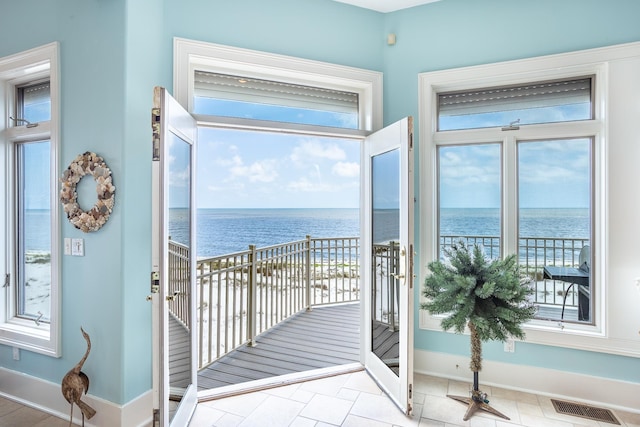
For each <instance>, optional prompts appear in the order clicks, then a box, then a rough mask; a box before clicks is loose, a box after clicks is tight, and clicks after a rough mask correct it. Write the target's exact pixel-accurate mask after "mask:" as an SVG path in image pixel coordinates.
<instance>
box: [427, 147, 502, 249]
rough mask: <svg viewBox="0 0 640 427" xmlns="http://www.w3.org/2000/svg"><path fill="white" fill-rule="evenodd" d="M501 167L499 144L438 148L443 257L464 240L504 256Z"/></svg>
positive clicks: (439, 204)
mask: <svg viewBox="0 0 640 427" xmlns="http://www.w3.org/2000/svg"><path fill="white" fill-rule="evenodd" d="M501 170H502V168H501V146H500V144H496V143H490V144H464V145H448V146H440V147H438V195H439V202H438V209H439V212H438V219H439V221H438V224H439V228H438V236H439V239H440V244H439V245H438V250H439V257H440V259H444V253H443V250H444V249H446V248H450V247H451V244H452V243H454V242H457V241H459V240H461V239H462V240H464V241H465V242H466V243H467V244H471V245H473V244H478V245H480V246H482V248H483V249H484V250H485V254H486V256H487V257H489V258H499V257H500V256H501V253H502V245H501V244H500V242H501V240H502V239H501V235H502V232H501V226H500V218H501V217H502V214H501V203H500V202H501V191H500V188H501V185H500V183H501V181H502V178H501Z"/></svg>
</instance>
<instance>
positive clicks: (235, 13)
mask: <svg viewBox="0 0 640 427" xmlns="http://www.w3.org/2000/svg"><path fill="white" fill-rule="evenodd" d="M166 4H167V7H166V16H167V19H166V24H165V38H166V40H165V42H164V43H167V42H168V40H171V39H172V38H173V37H183V38H187V39H193V40H200V41H206V42H212V43H219V44H225V45H230V46H235V47H242V48H248V49H254V50H261V51H265V52H271V53H279V54H284V55H291V56H297V57H300V58H306V59H314V60H320V61H326V62H332V63H335V64H342V65H349V66H354V67H361V68H367V69H370V70H377V71H381V69H382V63H383V62H382V48H383V46H384V40H385V38H384V35H383V34H382V33H381V29H382V25H383V18H384V15H382V14H379V13H377V12H373V11H370V10H366V9H361V8H357V7H352V6H348V5H345V4H342V3H337V2H331V1H327V0H303V1H301V0H273V1H264V0H236V1H208V0H191V1H187V2H184V1H182V2H181V1H177V0H167V1H166Z"/></svg>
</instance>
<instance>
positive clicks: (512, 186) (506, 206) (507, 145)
mask: <svg viewBox="0 0 640 427" xmlns="http://www.w3.org/2000/svg"><path fill="white" fill-rule="evenodd" d="M517 155H518V149H517V140H516V137H515V136H514V135H508V136H505V137H504V138H503V140H502V212H503V214H502V238H503V242H504V244H503V246H502V250H503V253H502V255H503V256H505V255H509V254H517V253H518V178H517V177H518V170H517V169H518V168H517V164H518V159H517Z"/></svg>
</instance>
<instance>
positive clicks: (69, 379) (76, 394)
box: [61, 327, 96, 427]
mask: <svg viewBox="0 0 640 427" xmlns="http://www.w3.org/2000/svg"><path fill="white" fill-rule="evenodd" d="M80 331H81V332H82V336H83V337H84V339H85V341H87V351H86V352H85V353H84V356H83V357H82V359H80V361H79V362H78V363H77V364H76V366H74V367H73V368H72V369H71V370H70V371H69V372H67V374H66V375H65V376H64V378H62V386H61V388H62V395H63V396H64V398H65V399H66V400H67V402H69V403H70V404H71V416H70V418H69V426H71V425H72V423H73V404H74V403H75V404H76V405H78V407H79V408H80V411H82V426H83V427H84V417H85V416H86V417H87V418H88V419H91V417H93V416H94V415H95V414H96V411H95V409H93V408H92V407H91V406H89V405H87V404H86V403H85V402H83V401H82V400H80V398H81V397H82V394H83V393H85V394H86V393H87V391H89V377H88V376H87V375H86V374H85V373H84V372H82V371H81V369H82V365H84V362H85V361H86V360H87V357H89V352H90V351H91V339H90V338H89V334H87V333H86V332H85V331H84V329H82V327H81V328H80Z"/></svg>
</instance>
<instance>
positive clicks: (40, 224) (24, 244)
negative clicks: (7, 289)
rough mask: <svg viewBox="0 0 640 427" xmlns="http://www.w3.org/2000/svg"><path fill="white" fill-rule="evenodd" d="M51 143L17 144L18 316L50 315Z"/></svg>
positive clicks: (35, 317) (44, 320)
mask: <svg viewBox="0 0 640 427" xmlns="http://www.w3.org/2000/svg"><path fill="white" fill-rule="evenodd" d="M50 150H51V147H50V143H49V141H43V142H36V143H29V144H19V145H18V206H19V211H18V239H17V240H18V251H17V253H18V286H17V293H16V296H17V314H18V316H22V317H28V318H33V319H40V320H41V321H43V322H48V321H49V319H50V315H51V304H50V298H51V207H50V206H51V179H50V176H51V174H50V166H49V165H50V157H51V154H50Z"/></svg>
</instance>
